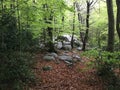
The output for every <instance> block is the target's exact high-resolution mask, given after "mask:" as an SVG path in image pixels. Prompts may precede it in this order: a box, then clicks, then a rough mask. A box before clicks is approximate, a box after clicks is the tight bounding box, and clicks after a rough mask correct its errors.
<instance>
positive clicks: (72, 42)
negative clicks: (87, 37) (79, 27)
mask: <svg viewBox="0 0 120 90" xmlns="http://www.w3.org/2000/svg"><path fill="white" fill-rule="evenodd" d="M73 6H74V16H73V31H72V37H71V47H72V49H73V47H74V31H75V2H74V3H73Z"/></svg>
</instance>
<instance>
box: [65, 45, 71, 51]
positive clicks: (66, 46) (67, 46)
mask: <svg viewBox="0 0 120 90" xmlns="http://www.w3.org/2000/svg"><path fill="white" fill-rule="evenodd" d="M63 49H64V50H71V49H72V47H71V45H64V46H63Z"/></svg>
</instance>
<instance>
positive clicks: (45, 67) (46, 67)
mask: <svg viewBox="0 0 120 90" xmlns="http://www.w3.org/2000/svg"><path fill="white" fill-rule="evenodd" d="M42 70H44V71H48V70H52V66H44V67H42Z"/></svg>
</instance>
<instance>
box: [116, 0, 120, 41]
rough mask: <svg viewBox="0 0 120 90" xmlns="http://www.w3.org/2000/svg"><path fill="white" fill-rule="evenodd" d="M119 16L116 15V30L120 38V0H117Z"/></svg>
mask: <svg viewBox="0 0 120 90" xmlns="http://www.w3.org/2000/svg"><path fill="white" fill-rule="evenodd" d="M116 5H117V16H116V30H117V33H118V36H119V40H120V0H116Z"/></svg>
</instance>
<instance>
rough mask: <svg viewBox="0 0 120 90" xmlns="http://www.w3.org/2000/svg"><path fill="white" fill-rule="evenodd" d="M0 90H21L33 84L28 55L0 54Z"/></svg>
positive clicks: (17, 53) (15, 53)
mask: <svg viewBox="0 0 120 90" xmlns="http://www.w3.org/2000/svg"><path fill="white" fill-rule="evenodd" d="M0 57H1V58H0V63H1V65H0V71H1V72H0V90H23V86H24V85H26V84H29V83H31V82H33V80H34V75H33V73H32V69H31V68H32V65H33V60H32V56H31V54H30V53H20V52H9V53H0Z"/></svg>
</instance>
